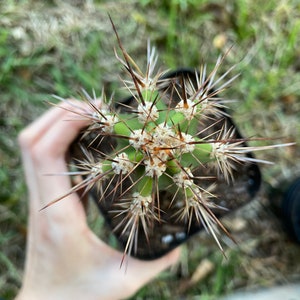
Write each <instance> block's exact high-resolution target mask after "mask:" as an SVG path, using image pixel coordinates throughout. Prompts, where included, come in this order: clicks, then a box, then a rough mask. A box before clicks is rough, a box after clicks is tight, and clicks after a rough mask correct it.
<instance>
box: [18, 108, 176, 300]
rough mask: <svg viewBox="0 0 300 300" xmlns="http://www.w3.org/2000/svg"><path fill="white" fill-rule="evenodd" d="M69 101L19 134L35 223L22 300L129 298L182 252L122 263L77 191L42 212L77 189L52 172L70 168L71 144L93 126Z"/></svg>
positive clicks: (32, 223) (30, 235)
mask: <svg viewBox="0 0 300 300" xmlns="http://www.w3.org/2000/svg"><path fill="white" fill-rule="evenodd" d="M74 103H76V105H78V106H82V107H85V106H86V107H88V106H87V104H85V103H83V102H74ZM69 105H70V104H67V103H63V104H60V107H53V108H51V109H50V110H49V111H47V112H46V113H45V114H44V115H43V116H41V117H40V118H39V119H37V120H36V121H35V122H34V123H32V124H31V125H29V126H28V127H27V128H25V129H24V130H23V131H22V132H21V134H20V136H19V144H20V147H21V151H22V159H23V165H24V172H25V177H26V182H27V186H28V192H29V225H28V239H27V249H26V251H27V252H26V263H25V270H24V278H23V284H22V288H21V290H20V292H19V294H18V296H17V299H18V300H22V299H27V300H28V299H30V300H35V299H44V300H47V299H51V300H52V299H56V300H60V299H61V300H63V299H87V300H89V299H93V300H94V299H110V300H112V299H124V298H127V297H129V296H132V295H133V294H134V293H136V292H137V291H138V290H139V289H140V288H141V287H142V286H143V285H145V284H146V283H147V282H149V281H151V280H152V279H153V278H154V277H155V276H156V275H157V274H159V273H160V272H161V271H163V270H164V269H166V268H168V267H170V266H171V265H173V264H175V263H176V262H177V260H178V258H179V255H180V251H179V249H175V250H173V251H172V252H170V253H169V254H167V255H166V256H164V257H162V258H159V259H156V260H153V261H141V260H137V259H134V258H130V257H129V258H128V259H127V263H126V265H127V267H124V266H123V267H122V268H120V263H121V260H122V257H123V253H121V252H119V251H116V250H114V249H112V248H111V247H109V246H108V245H107V244H105V243H104V242H103V241H101V240H100V239H99V238H98V237H97V236H96V235H95V234H94V233H93V232H92V231H91V230H90V228H89V227H88V225H87V221H86V213H85V210H84V208H83V205H82V203H81V201H80V199H79V196H78V195H77V194H76V193H74V194H71V195H69V196H67V197H66V198H64V199H63V200H61V201H59V202H57V203H55V204H53V205H51V206H49V207H48V208H46V209H44V210H42V211H40V209H41V208H42V207H44V206H45V205H46V204H48V203H49V202H51V201H52V200H54V199H56V198H58V197H59V196H62V195H64V194H66V192H67V191H68V190H69V189H70V188H71V181H70V178H69V177H68V176H59V175H56V176H53V175H52V176H49V174H59V173H64V172H66V171H67V163H66V160H65V156H66V153H67V152H68V149H69V146H70V144H71V143H72V141H73V140H74V139H75V138H76V136H77V135H78V134H79V132H80V130H81V129H82V128H84V127H85V126H87V125H88V120H78V119H77V120H76V115H75V114H74V113H71V112H69V111H67V110H66V109H63V108H67V109H68V108H70V106H69ZM72 109H73V110H74V107H73V106H72ZM74 116H75V117H74ZM47 174H48V175H47Z"/></svg>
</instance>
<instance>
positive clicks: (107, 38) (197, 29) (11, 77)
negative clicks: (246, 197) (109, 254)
mask: <svg viewBox="0 0 300 300" xmlns="http://www.w3.org/2000/svg"><path fill="white" fill-rule="evenodd" d="M108 14H110V15H111V17H112V19H113V20H114V22H115V25H116V27H117V30H118V32H119V35H120V37H121V40H122V42H123V45H124V47H125V48H126V49H127V51H128V52H129V54H130V55H131V56H132V57H134V58H135V59H136V60H137V62H139V63H140V64H141V65H145V60H146V56H145V54H146V44H147V40H148V39H150V41H151V43H152V45H155V46H156V47H157V49H158V52H159V55H160V56H159V63H160V64H161V65H162V66H163V67H164V68H167V69H168V68H170V69H174V68H177V67H183V66H184V67H192V68H196V67H199V66H200V65H201V64H203V63H205V64H207V65H208V68H209V69H211V68H212V66H213V65H214V63H215V61H216V59H217V57H218V56H219V55H220V54H224V53H225V52H226V51H227V50H228V49H229V48H230V47H232V50H231V51H230V52H229V54H228V55H227V56H226V59H225V61H224V64H223V66H222V69H223V70H226V69H228V68H229V67H231V66H232V65H235V64H237V66H236V69H235V72H236V73H240V76H239V78H238V79H237V80H236V81H235V82H234V84H233V86H232V87H231V88H230V89H229V90H228V91H226V93H225V98H228V99H236V100H238V101H237V102H235V103H233V104H232V105H231V106H230V108H232V114H233V116H234V119H235V121H236V123H237V124H238V126H239V127H240V129H241V131H242V133H243V134H244V135H245V136H255V137H271V138H275V137H276V138H279V140H277V141H276V142H289V141H296V142H298V144H299V132H300V127H299V123H300V122H299V121H300V114H299V113H300V101H299V98H300V73H299V71H300V1H299V0H290V1H289V0H270V1H258V0H252V1H250V0H237V1H229V0H227V1H226V0H225V1H212V0H163V1H150V0H126V1H100V0H99V1H96V0H94V1H93V0H74V1H71V0H67V1H59V0H52V1H38V0H19V1H17V0H6V1H0V97H1V98H0V164H1V168H0V186H1V189H0V222H1V226H0V296H2V297H4V298H5V299H12V298H13V297H14V296H15V295H16V293H17V291H18V289H19V287H20V284H21V278H22V269H23V263H24V255H25V253H24V249H25V248H24V247H25V239H26V221H27V192H26V186H25V183H24V177H23V174H22V168H21V162H20V151H19V147H18V143H17V136H18V133H19V132H20V130H21V129H22V128H23V127H25V126H26V125H27V124H29V123H30V122H32V121H33V120H34V119H35V118H37V117H38V116H39V115H40V114H41V113H42V112H44V111H45V110H47V109H48V107H49V105H48V104H46V101H52V102H53V101H54V99H53V98H51V95H52V94H55V95H58V96H61V97H72V96H73V97H76V95H77V93H78V91H79V90H80V88H84V89H85V90H87V91H88V92H89V93H91V91H92V90H93V89H94V90H95V91H96V94H98V95H99V94H100V93H101V90H102V87H105V90H106V92H107V94H108V95H110V94H111V93H112V92H113V90H114V89H115V88H117V87H120V86H121V84H120V82H119V76H120V74H122V70H121V66H120V64H119V62H118V61H117V60H116V58H115V56H114V51H113V49H114V47H117V43H116V38H115V35H114V33H113V30H112V27H111V24H110V23H109V18H108ZM116 97H122V93H116ZM259 157H263V158H264V159H269V160H272V161H274V162H275V164H274V165H272V166H267V167H263V168H262V171H263V177H264V185H263V189H262V193H261V195H260V196H259V197H258V198H257V199H255V200H254V201H253V203H251V204H249V206H247V207H246V208H245V209H243V210H241V211H239V212H235V213H234V214H233V215H231V216H230V217H229V218H228V219H227V220H225V222H226V224H227V225H228V227H229V228H230V229H231V230H232V232H233V234H234V236H235V237H236V238H237V240H238V241H239V243H238V245H232V244H230V242H228V241H226V240H225V241H224V242H225V244H227V246H225V249H226V250H225V252H226V255H227V259H225V258H224V257H223V256H222V254H221V253H220V252H219V251H218V249H217V247H216V245H215V244H214V243H213V241H212V239H211V238H210V237H208V236H207V235H206V234H205V233H202V234H200V235H199V236H196V237H194V238H193V239H192V240H191V241H190V242H189V243H187V245H185V246H183V254H182V259H181V261H180V263H179V264H178V266H177V267H176V268H174V269H172V270H170V271H167V272H164V273H163V274H162V275H160V276H159V277H158V278H157V279H156V280H155V281H153V282H152V283H151V284H149V285H147V286H146V287H144V288H143V289H142V290H141V291H139V293H138V294H137V295H136V296H135V297H133V299H177V298H178V299H179V298H180V297H185V299H200V297H201V299H216V298H218V297H220V295H224V294H227V293H230V292H233V291H234V290H237V289H251V288H256V287H260V286H272V285H276V284H282V283H285V282H289V281H297V280H298V281H299V280H300V265H299V261H300V255H299V252H300V251H299V246H297V245H295V244H294V243H293V242H292V241H291V240H290V239H289V237H288V236H287V235H286V234H285V232H284V231H283V230H282V228H281V225H280V223H279V221H278V220H277V219H276V217H275V216H274V215H273V213H272V212H271V211H270V209H269V207H268V201H267V197H266V192H265V190H266V187H267V186H271V187H276V186H278V185H280V182H281V181H282V180H292V179H293V178H294V176H296V175H297V166H298V168H299V161H300V154H299V148H298V147H297V146H295V147H290V148H289V149H279V150H272V151H268V152H267V153H261V154H259ZM296 262H298V264H297V263H296ZM205 266H209V268H208V270H209V271H208V272H206V273H205V272H204V276H203V278H201V276H200V277H198V278H196V279H195V280H194V279H193V280H192V279H191V278H195V276H196V275H195V274H197V272H196V273H195V271H196V270H198V272H200V271H201V270H202V271H203V270H205V268H206V267H205ZM193 275H194V277H193ZM180 299H182V298H180Z"/></svg>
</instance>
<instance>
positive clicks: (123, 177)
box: [51, 25, 282, 258]
mask: <svg viewBox="0 0 300 300" xmlns="http://www.w3.org/2000/svg"><path fill="white" fill-rule="evenodd" d="M113 27H114V25H113ZM114 30H115V27H114ZM115 33H116V36H117V40H118V44H119V48H120V50H121V53H122V55H123V58H120V56H119V55H118V54H117V52H116V57H117V59H118V60H119V61H120V62H121V64H122V65H123V66H124V68H125V70H126V71H127V73H128V74H129V79H126V80H123V84H124V86H125V87H126V89H127V90H128V92H129V95H130V98H128V100H126V101H123V102H119V103H117V102H115V101H114V100H113V99H111V100H107V99H106V96H105V94H104V92H103V93H102V96H101V97H100V100H99V98H97V97H96V96H95V95H94V96H93V97H91V96H89V94H88V93H87V92H85V91H83V96H84V97H83V98H84V99H85V100H86V101H88V103H89V104H90V106H91V107H92V108H93V113H91V112H90V111H84V110H83V111H82V112H81V113H80V116H81V117H84V118H88V119H89V120H90V123H91V125H90V126H89V127H88V128H86V129H85V130H84V133H83V134H82V135H81V136H80V138H79V142H76V143H75V144H74V145H73V147H72V149H71V152H72V155H73V158H74V160H73V163H74V164H75V167H76V170H75V171H72V172H71V171H70V173H69V174H70V175H74V174H80V175H83V181H82V182H81V183H79V184H78V185H76V186H74V187H73V188H72V190H71V191H70V192H69V193H71V192H76V191H78V190H82V189H84V190H85V193H88V192H91V194H93V195H94V196H95V199H96V201H97V204H98V205H99V208H100V209H101V211H102V212H103V213H104V215H105V216H106V218H107V219H108V222H109V225H110V226H111V228H112V230H113V232H114V233H115V234H116V235H117V236H118V238H119V239H120V240H121V242H122V243H123V244H124V257H125V255H136V256H138V257H141V258H152V257H156V256H159V255H162V254H163V253H165V252H166V251H168V250H169V249H170V248H172V247H175V246H176V245H178V244H179V243H180V242H182V241H184V240H186V239H187V237H188V236H190V235H191V234H193V233H194V232H196V231H198V230H199V229H201V228H205V229H206V230H207V231H208V232H209V233H210V234H211V235H212V236H213V238H214V239H215V241H216V242H217V244H218V246H219V248H220V249H221V250H222V246H221V243H220V242H219V238H218V235H219V234H220V232H223V233H225V234H226V235H228V236H230V233H229V232H228V231H227V229H226V228H225V227H224V226H223V225H222V223H221V222H220V221H219V217H220V216H222V215H224V214H225V213H227V212H228V210H232V209H234V208H236V207H238V206H240V205H242V204H243V203H242V202H241V201H239V200H238V199H237V198H236V196H237V195H238V192H234V191H233V192H232V194H233V195H222V194H221V191H222V189H223V188H224V186H229V187H230V188H229V190H230V189H232V190H234V189H235V188H237V187H238V188H239V189H241V188H242V189H243V192H245V193H246V194H248V198H246V201H248V199H249V198H251V196H253V195H254V194H255V192H256V191H257V189H258V187H259V183H260V172H259V169H258V167H257V165H256V163H258V162H259V163H268V162H266V161H263V160H259V159H255V158H254V157H253V156H252V154H251V152H252V151H256V150H265V149H268V148H272V147H277V146H282V145H275V146H265V147H249V146H248V145H247V141H248V140H247V139H244V138H242V137H241V135H240V133H239V132H238V130H237V129H236V127H235V125H234V123H233V122H232V120H231V118H230V116H229V115H228V113H227V111H226V109H225V106H226V103H227V102H228V101H226V100H224V99H222V98H220V94H221V93H222V92H223V90H224V89H226V88H227V87H228V86H229V85H230V84H231V83H232V81H233V80H234V79H235V78H236V76H233V77H232V78H230V79H227V77H228V76H229V74H230V73H231V72H232V70H233V67H232V68H230V69H229V70H227V71H226V72H225V73H224V74H223V75H221V76H220V77H217V73H218V70H219V67H220V65H221V64H222V61H223V59H224V57H220V58H219V59H218V60H217V62H216V65H215V67H214V68H213V70H212V71H211V72H210V73H208V72H207V68H206V66H203V67H201V68H200V70H199V71H190V70H181V71H179V72H175V73H174V72H173V73H170V72H167V71H157V72H156V63H157V55H156V51H155V48H151V47H150V44H149V43H148V47H147V65H146V69H145V72H142V71H141V69H140V68H139V67H138V66H137V65H136V63H135V62H134V60H133V59H132V58H131V57H130V56H129V54H128V53H127V52H126V50H125V49H124V47H123V45H122V43H121V41H120V39H119V36H118V34H117V31H116V30H115ZM57 98H58V99H60V100H63V101H66V100H64V99H61V98H59V97H57ZM239 173H240V175H241V177H242V179H239V178H240V177H239V176H238V175H239ZM251 180H252V181H251ZM234 182H236V183H234ZM251 185H252V186H251ZM251 191H252V194H251ZM62 198H63V197H61V198H59V199H56V200H54V201H53V202H52V203H54V202H56V201H59V200H61V199H62ZM52 203H51V204H52ZM158 245H159V246H158Z"/></svg>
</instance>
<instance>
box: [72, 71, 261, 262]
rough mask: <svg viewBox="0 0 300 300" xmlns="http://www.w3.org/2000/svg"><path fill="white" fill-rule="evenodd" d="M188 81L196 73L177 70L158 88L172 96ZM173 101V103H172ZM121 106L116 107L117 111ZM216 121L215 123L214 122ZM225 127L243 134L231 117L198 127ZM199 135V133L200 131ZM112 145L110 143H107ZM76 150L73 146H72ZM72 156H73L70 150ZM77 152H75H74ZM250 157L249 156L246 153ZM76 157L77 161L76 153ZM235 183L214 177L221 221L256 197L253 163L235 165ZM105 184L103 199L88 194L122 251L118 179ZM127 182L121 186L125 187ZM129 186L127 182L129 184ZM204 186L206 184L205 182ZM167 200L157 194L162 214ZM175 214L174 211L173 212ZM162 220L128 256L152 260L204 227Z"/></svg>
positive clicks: (257, 181)
mask: <svg viewBox="0 0 300 300" xmlns="http://www.w3.org/2000/svg"><path fill="white" fill-rule="evenodd" d="M182 77H184V78H189V80H190V81H191V82H195V81H196V79H195V71H193V70H190V69H179V70H176V71H174V72H170V73H168V74H166V75H164V77H163V78H164V79H172V84H170V85H169V86H165V87H164V88H161V92H162V93H169V94H170V93H171V89H173V88H174V87H176V85H177V84H178V83H180V80H181V78H182ZM132 101H133V98H132V97H130V98H128V99H126V100H124V102H123V103H125V104H128V105H130V104H131V102H132ZM173 101H175V102H176V100H173ZM121 107H122V106H119V108H120V109H122V108H121ZM216 121H218V122H216ZM225 124H226V126H227V128H231V127H235V129H236V131H235V134H236V136H235V138H236V139H240V138H242V135H241V134H240V132H239V130H238V129H237V128H236V125H235V124H234V122H233V120H232V119H231V118H230V117H227V116H222V117H220V120H216V119H215V118H214V119H213V120H212V119H210V118H207V119H205V120H204V121H203V122H202V123H201V124H199V128H200V127H201V128H202V127H203V128H204V127H206V128H210V129H209V131H206V132H205V135H207V134H210V133H211V134H213V133H214V132H216V131H218V130H219V129H220V128H222V126H224V125H225ZM199 132H201V130H199ZM199 137H200V138H203V137H204V135H203V136H201V134H200V135H199ZM93 138H94V137H91V138H90V139H88V137H87V138H85V140H83V143H85V144H86V145H89V147H90V148H97V147H98V145H99V141H97V140H94V141H93V143H92V144H91V140H92V139H93ZM109 142H110V143H113V141H112V140H110V141H109ZM74 147H76V145H75V146H74ZM101 151H103V149H101ZM73 153H75V152H74V151H73ZM76 153H78V151H77V152H76ZM248 155H249V156H250V157H252V155H251V154H248ZM75 158H78V156H77V154H76V155H75ZM204 175H205V176H206V175H207V176H216V174H215V172H214V173H212V171H211V170H210V169H208V168H203V169H201V176H204ZM234 179H235V180H234V182H232V183H231V184H228V183H227V182H226V181H225V179H224V178H223V177H222V176H219V177H216V178H215V179H214V180H213V181H214V182H215V183H216V185H217V188H216V190H215V191H214V194H216V195H217V198H216V202H217V203H216V204H218V205H220V206H222V207H224V208H226V210H223V209H222V210H220V209H216V210H215V211H213V212H214V214H215V215H216V216H217V217H218V218H221V217H223V216H224V215H226V214H228V213H230V212H232V211H234V210H236V209H238V208H240V207H242V206H243V205H245V204H246V203H248V202H249V201H251V199H253V197H254V196H255V195H256V193H257V192H258V190H259V188H260V183H261V173H260V170H259V167H258V166H257V164H255V163H238V164H237V165H236V170H235V171H234ZM211 183H212V181H209V182H208V183H207V185H211ZM107 184H110V185H111V186H106V187H105V188H104V190H106V195H104V197H102V200H101V201H99V195H98V192H97V190H96V189H93V190H92V191H91V195H92V196H93V198H94V201H95V202H96V203H97V206H98V207H99V210H100V212H101V214H102V215H103V216H104V217H105V219H106V222H107V224H108V226H109V227H110V228H111V230H113V231H114V233H115V235H116V237H117V238H118V240H119V242H120V245H121V248H123V249H124V247H125V245H126V242H127V238H126V236H125V235H122V234H121V231H122V230H123V228H119V229H117V230H116V229H115V228H116V226H117V225H118V224H119V223H120V222H121V221H122V218H123V217H124V215H117V214H112V213H111V210H112V205H113V204H114V203H115V202H116V201H118V199H117V198H116V197H115V196H114V195H115V193H112V189H113V188H114V185H116V184H117V179H116V180H114V181H109V182H108V183H107ZM126 184H127V183H126V182H124V183H123V185H125V186H126ZM128 184H129V183H128ZM204 184H205V183H204ZM170 199H172V195H170V193H169V191H168V190H167V189H166V190H163V191H160V202H162V203H161V209H162V211H167V208H168V206H169V203H170ZM172 213H174V211H173V212H172ZM161 217H162V219H163V220H162V221H161V222H157V223H156V224H155V225H154V228H152V230H151V233H150V234H149V239H148V240H147V239H146V237H145V236H144V234H143V231H142V230H140V233H139V240H138V246H137V248H136V249H135V250H136V251H133V253H131V255H132V256H135V257H137V258H140V259H154V258H157V257H160V256H162V255H164V254H166V253H167V252H168V251H170V250H172V249H173V248H175V247H177V246H178V245H180V244H181V243H184V242H185V241H186V240H187V239H189V238H190V237H191V236H192V235H194V234H196V233H197V232H199V231H201V230H202V229H203V225H202V224H201V223H200V224H199V223H198V222H197V221H196V220H194V219H193V220H192V222H191V225H190V227H189V225H188V224H187V223H184V222H183V221H180V220H175V219H174V218H173V219H172V218H171V217H170V215H168V213H164V214H162V215H161Z"/></svg>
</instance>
